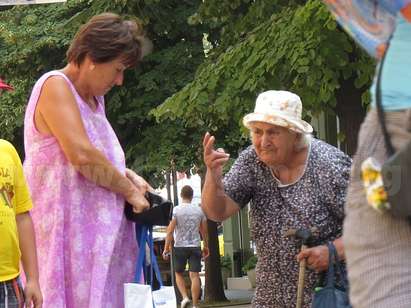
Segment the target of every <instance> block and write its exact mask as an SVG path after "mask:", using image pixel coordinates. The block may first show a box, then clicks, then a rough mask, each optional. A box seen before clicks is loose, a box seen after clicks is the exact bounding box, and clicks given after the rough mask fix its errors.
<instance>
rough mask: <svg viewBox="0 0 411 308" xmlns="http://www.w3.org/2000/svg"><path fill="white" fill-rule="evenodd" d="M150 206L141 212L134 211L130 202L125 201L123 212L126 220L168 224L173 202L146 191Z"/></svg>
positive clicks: (143, 223) (148, 224) (148, 223)
mask: <svg viewBox="0 0 411 308" xmlns="http://www.w3.org/2000/svg"><path fill="white" fill-rule="evenodd" d="M145 197H146V199H147V200H148V202H149V203H150V208H149V209H148V210H145V211H144V212H141V213H138V214H137V213H134V212H133V207H132V206H131V204H129V203H127V202H126V205H125V208H124V214H125V215H126V218H127V219H128V220H131V221H133V222H136V223H139V224H142V225H147V226H168V224H169V223H170V221H171V215H172V214H173V203H172V202H171V201H169V200H165V199H164V198H163V197H161V196H160V195H157V194H154V193H151V192H146V194H145Z"/></svg>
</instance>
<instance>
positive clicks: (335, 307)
mask: <svg viewBox="0 0 411 308" xmlns="http://www.w3.org/2000/svg"><path fill="white" fill-rule="evenodd" d="M327 246H328V252H329V259H328V262H329V263H328V272H327V279H326V285H325V286H324V287H322V288H316V290H315V291H314V294H313V300H312V304H311V308H351V304H350V301H349V297H348V282H347V279H346V277H345V275H344V273H343V271H342V269H341V263H340V261H339V260H338V256H337V251H336V249H335V246H334V244H333V243H331V242H329V243H327ZM336 273H338V274H339V276H340V277H342V279H341V280H342V282H341V284H342V286H340V287H337V286H336V283H335V280H336V279H335V277H336Z"/></svg>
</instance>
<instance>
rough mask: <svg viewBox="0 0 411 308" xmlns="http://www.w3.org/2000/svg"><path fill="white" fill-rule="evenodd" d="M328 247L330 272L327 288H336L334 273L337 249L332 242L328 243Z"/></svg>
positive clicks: (328, 273)
mask: <svg viewBox="0 0 411 308" xmlns="http://www.w3.org/2000/svg"><path fill="white" fill-rule="evenodd" d="M327 247H328V272H327V285H326V287H327V288H331V287H334V284H335V272H334V260H335V247H334V244H333V243H331V242H328V243H327Z"/></svg>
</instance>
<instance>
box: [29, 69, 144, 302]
mask: <svg viewBox="0 0 411 308" xmlns="http://www.w3.org/2000/svg"><path fill="white" fill-rule="evenodd" d="M54 75H59V76H62V77H64V78H65V79H66V81H67V83H68V84H69V85H70V88H71V90H72V92H73V95H74V97H75V99H76V102H77V105H78V108H79V110H80V113H81V117H82V120H83V124H84V126H85V129H86V131H87V134H88V137H89V138H90V140H91V142H92V143H93V145H94V146H95V147H96V148H98V149H99V150H100V151H102V152H103V153H104V154H105V155H106V157H107V158H108V159H109V160H110V161H111V162H112V163H113V165H114V166H115V167H117V168H118V170H120V171H121V172H124V170H125V159H124V152H123V150H122V148H121V146H120V143H119V141H118V139H117V137H116V135H115V133H114V131H113V129H112V127H111V126H110V124H109V122H108V121H107V119H106V115H105V111H104V99H103V97H98V98H97V100H98V107H97V110H96V111H92V110H91V109H90V108H89V106H88V105H87V104H86V103H85V102H84V101H83V100H82V99H81V97H80V96H79V95H78V93H77V92H76V90H75V88H74V86H73V85H72V83H71V82H70V80H69V79H68V78H67V77H66V76H65V75H64V74H62V73H61V72H58V71H53V72H49V73H47V74H45V75H43V76H42V77H41V78H40V79H39V80H38V81H37V83H36V84H35V86H34V88H33V91H32V94H31V97H30V100H29V103H28V106H27V110H26V115H25V122H24V137H25V151H26V160H25V163H24V171H25V174H26V177H27V181H28V184H29V187H30V190H31V193H32V198H33V204H34V208H33V211H32V217H33V222H34V227H35V232H36V240H37V251H38V260H39V267H40V285H41V288H42V292H43V296H44V305H43V307H45V308H87V307H90V308H97V307H98V308H121V307H123V306H124V304H123V283H125V282H131V281H132V280H133V271H134V262H135V260H136V253H137V247H136V245H137V244H136V240H135V234H134V232H133V225H132V224H131V223H129V222H128V221H126V219H125V217H124V214H123V207H124V199H123V198H122V196H120V195H118V194H115V193H113V192H111V191H109V190H107V189H104V188H102V187H99V186H96V185H95V184H93V183H92V182H90V181H88V180H87V179H85V178H84V177H83V176H82V175H81V174H80V173H78V172H77V171H76V170H75V169H74V167H73V165H71V164H70V162H69V161H68V160H67V159H66V157H65V155H64V153H63V151H62V149H61V147H60V146H59V144H58V142H57V140H56V139H55V138H54V137H53V136H45V135H43V134H41V133H40V132H39V131H37V129H36V127H35V125H34V121H33V120H34V111H35V108H36V104H37V101H38V98H39V95H40V91H41V89H42V86H43V84H44V82H45V81H46V80H47V78H49V77H50V76H54Z"/></svg>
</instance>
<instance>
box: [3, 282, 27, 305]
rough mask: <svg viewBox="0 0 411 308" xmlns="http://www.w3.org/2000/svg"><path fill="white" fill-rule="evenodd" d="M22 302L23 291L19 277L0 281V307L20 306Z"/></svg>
mask: <svg viewBox="0 0 411 308" xmlns="http://www.w3.org/2000/svg"><path fill="white" fill-rule="evenodd" d="M6 303H7V304H6ZM23 304H24V293H23V289H22V287H21V283H20V280H19V279H12V280H8V281H2V282H0V308H5V307H8V308H20V307H23Z"/></svg>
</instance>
